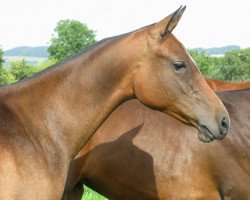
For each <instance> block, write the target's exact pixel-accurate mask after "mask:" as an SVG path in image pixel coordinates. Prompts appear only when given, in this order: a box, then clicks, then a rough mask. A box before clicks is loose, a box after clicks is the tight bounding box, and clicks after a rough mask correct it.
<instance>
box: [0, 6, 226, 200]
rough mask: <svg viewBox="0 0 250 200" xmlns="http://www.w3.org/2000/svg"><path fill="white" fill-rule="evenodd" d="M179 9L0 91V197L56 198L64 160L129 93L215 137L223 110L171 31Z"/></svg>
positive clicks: (221, 130) (222, 125) (222, 130)
mask: <svg viewBox="0 0 250 200" xmlns="http://www.w3.org/2000/svg"><path fill="white" fill-rule="evenodd" d="M184 10H185V7H183V8H182V7H181V8H179V9H178V10H177V11H176V12H174V13H173V14H171V15H169V16H168V17H166V18H165V19H163V20H162V21H160V22H158V23H156V24H154V25H150V26H147V27H144V28H142V29H139V30H137V31H134V32H131V33H129V34H125V35H122V36H118V37H114V38H110V39H107V40H104V41H102V42H100V43H98V44H96V45H95V46H94V47H93V48H91V49H89V50H87V51H85V52H82V53H80V54H79V55H78V56H75V57H73V58H71V59H69V60H67V61H65V62H62V63H60V64H58V65H57V66H54V67H52V68H50V69H47V70H46V71H44V72H42V73H40V74H38V75H36V76H33V77H32V78H29V79H26V80H24V81H21V82H19V83H16V84H13V85H11V86H7V87H4V88H1V90H0V120H1V126H0V151H1V159H0V177H1V178H0V199H25V200H27V199H32V200H33V199H48V200H50V199H52V200H55V199H60V198H61V196H62V194H63V190H64V185H65V182H66V178H67V174H68V169H69V165H70V162H71V160H72V159H73V158H74V157H75V156H76V155H77V154H78V152H79V151H80V150H81V148H82V147H83V146H84V145H85V144H86V143H87V141H88V140H89V138H90V137H91V136H92V135H93V134H94V133H95V131H96V130H97V129H98V127H100V125H101V124H102V123H103V122H104V120H105V119H106V118H107V117H108V116H109V115H110V113H111V112H112V111H113V110H114V109H115V108H116V107H117V106H119V105H120V104H121V103H122V102H124V101H127V100H129V99H133V98H137V99H139V101H140V102H141V103H143V104H144V105H146V106H148V107H150V108H153V109H157V110H159V111H161V112H163V113H166V114H169V115H171V116H174V117H175V118H177V119H179V120H180V121H182V122H184V123H186V124H189V125H191V126H194V127H196V128H197V129H198V130H199V138H200V140H202V141H204V142H210V141H212V140H214V139H223V138H224V137H225V135H226V134H227V132H228V128H229V115H228V112H227V110H226V108H225V107H224V106H223V104H222V103H221V101H220V100H219V98H218V97H217V96H216V95H215V94H214V93H213V91H212V90H211V89H210V88H209V86H208V85H207V84H206V82H205V80H204V78H203V77H202V75H201V73H200V71H199V70H198V69H197V67H196V65H195V63H194V62H193V60H192V59H191V57H190V56H189V55H188V53H187V51H186V50H185V48H184V47H183V45H182V44H181V43H180V42H179V41H178V40H177V39H176V38H175V37H174V36H173V35H172V33H171V31H172V30H173V29H174V27H175V26H176V25H177V23H178V21H179V19H180V18H181V16H182V14H183V12H184Z"/></svg>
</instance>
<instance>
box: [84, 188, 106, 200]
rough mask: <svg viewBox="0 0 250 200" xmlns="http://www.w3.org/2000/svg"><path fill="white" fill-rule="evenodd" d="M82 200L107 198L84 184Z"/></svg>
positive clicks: (104, 199) (103, 199) (102, 199)
mask: <svg viewBox="0 0 250 200" xmlns="http://www.w3.org/2000/svg"><path fill="white" fill-rule="evenodd" d="M82 200H108V199H107V198H105V197H103V196H102V195H100V194H98V193H97V192H95V191H93V190H91V189H90V188H88V187H87V186H84V194H83V197H82Z"/></svg>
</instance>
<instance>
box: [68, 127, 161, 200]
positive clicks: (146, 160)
mask: <svg viewBox="0 0 250 200" xmlns="http://www.w3.org/2000/svg"><path fill="white" fill-rule="evenodd" d="M142 126H143V124H141V125H138V126H137V127H135V128H133V129H131V130H129V131H127V132H126V133H121V135H120V136H119V137H118V138H115V140H112V141H111V142H105V143H102V144H100V145H98V146H96V147H95V148H93V149H91V151H90V152H89V153H90V154H91V155H90V156H88V154H86V155H85V156H83V157H78V158H77V159H76V160H75V161H74V162H76V163H78V164H76V165H75V166H77V165H81V164H82V163H84V165H83V168H82V169H81V171H82V177H84V179H83V183H85V184H87V185H89V186H90V187H91V188H93V189H94V190H96V191H98V192H101V193H102V194H104V195H105V190H102V185H106V186H107V187H113V185H117V188H115V189H116V192H117V194H116V193H113V194H112V195H111V196H109V198H111V199H119V196H121V195H124V193H123V192H122V191H123V188H124V187H125V188H127V189H128V190H130V191H131V192H130V193H128V194H127V195H125V196H124V198H125V199H134V200H136V199H138V200H139V199H158V198H157V197H156V196H155V194H157V190H156V182H155V177H154V169H153V158H152V156H151V155H150V154H148V153H147V152H145V151H143V150H141V149H140V148H138V147H137V146H136V145H134V144H133V139H134V138H135V137H136V136H137V134H138V133H139V132H140V130H141V128H142ZM112 139H114V138H112ZM118 149H119V150H118ZM104 155H105V156H104ZM131 157H132V158H133V163H131ZM138 159H139V160H140V161H141V162H137V160H138ZM117 161H118V162H119V168H113V166H114V165H116V164H117ZM142 164H143V165H142ZM144 165H147V167H144ZM85 167H86V169H85ZM89 169H93V171H92V170H89ZM96 169H97V171H98V177H99V176H105V177H106V178H104V179H103V180H104V181H103V182H102V180H100V182H96V181H93V182H92V180H94V179H95V175H96V171H95V170H96ZM138 169H140V171H141V173H140V174H138V171H137V170H138ZM70 172H72V174H71V175H69V177H72V179H75V178H79V179H81V178H80V177H74V170H71V171H70ZM92 172H93V173H92ZM121 174H126V176H120V175H121ZM138 175H139V176H140V182H139V183H138V182H137V179H133V177H137V176H138ZM88 177H90V178H89V179H88ZM98 177H97V178H98ZM124 177H127V179H128V180H127V181H126V182H130V184H129V185H124V184H123V183H124V180H123V179H124ZM106 180H109V181H108V182H107V181H106ZM148 180H150V182H148ZM72 181H74V180H72ZM70 182H71V181H70ZM99 186H100V187H99ZM67 187H70V186H66V188H67ZM79 189H80V191H82V184H80V185H79ZM119 191H120V192H121V194H119ZM133 191H134V192H133ZM147 191H148V192H147ZM73 195H74V194H73ZM81 195H82V194H81ZM81 195H79V196H81Z"/></svg>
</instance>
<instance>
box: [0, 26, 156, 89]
mask: <svg viewBox="0 0 250 200" xmlns="http://www.w3.org/2000/svg"><path fill="white" fill-rule="evenodd" d="M152 25H154V24H150V25H147V26H144V27H141V28H139V29H136V30H133V31H130V32H127V33H123V34H120V35H116V36H112V37H108V38H104V39H102V40H100V41H97V42H96V43H94V44H93V45H91V46H89V47H87V48H84V49H82V50H80V51H79V52H78V53H76V54H74V55H72V56H69V57H67V58H66V59H64V60H62V61H59V62H58V63H56V64H54V65H51V66H49V67H47V68H46V69H44V70H42V71H40V72H37V73H35V74H33V75H32V76H30V77H26V78H24V79H22V80H18V81H16V82H14V83H11V84H8V85H5V86H3V87H1V89H2V88H7V87H10V86H15V85H17V84H19V83H23V82H26V81H28V80H33V79H34V78H37V77H39V76H41V75H43V74H45V73H47V72H49V71H50V70H53V69H55V68H58V67H60V66H63V65H65V64H67V63H69V62H71V61H74V60H75V59H77V58H79V57H81V56H83V55H85V54H87V53H89V52H91V51H92V50H93V49H95V48H97V47H98V46H101V45H102V44H104V43H106V42H111V41H114V40H117V39H121V38H123V37H125V36H127V35H129V34H131V33H134V32H136V31H139V30H142V29H144V28H148V27H150V26H152Z"/></svg>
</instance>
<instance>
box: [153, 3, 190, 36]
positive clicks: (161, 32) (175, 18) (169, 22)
mask: <svg viewBox="0 0 250 200" xmlns="http://www.w3.org/2000/svg"><path fill="white" fill-rule="evenodd" d="M185 9H186V6H184V7H182V6H180V8H178V9H177V10H176V11H175V12H173V13H172V14H170V15H169V16H167V17H166V18H164V19H163V20H161V21H160V22H158V23H156V24H155V25H154V26H153V27H152V28H151V29H150V31H149V33H150V36H151V38H153V39H157V40H161V39H163V38H166V36H167V35H168V33H171V32H172V30H173V29H174V28H175V27H176V25H177V24H178V22H179V20H180V18H181V16H182V14H183V13H184V11H185Z"/></svg>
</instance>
